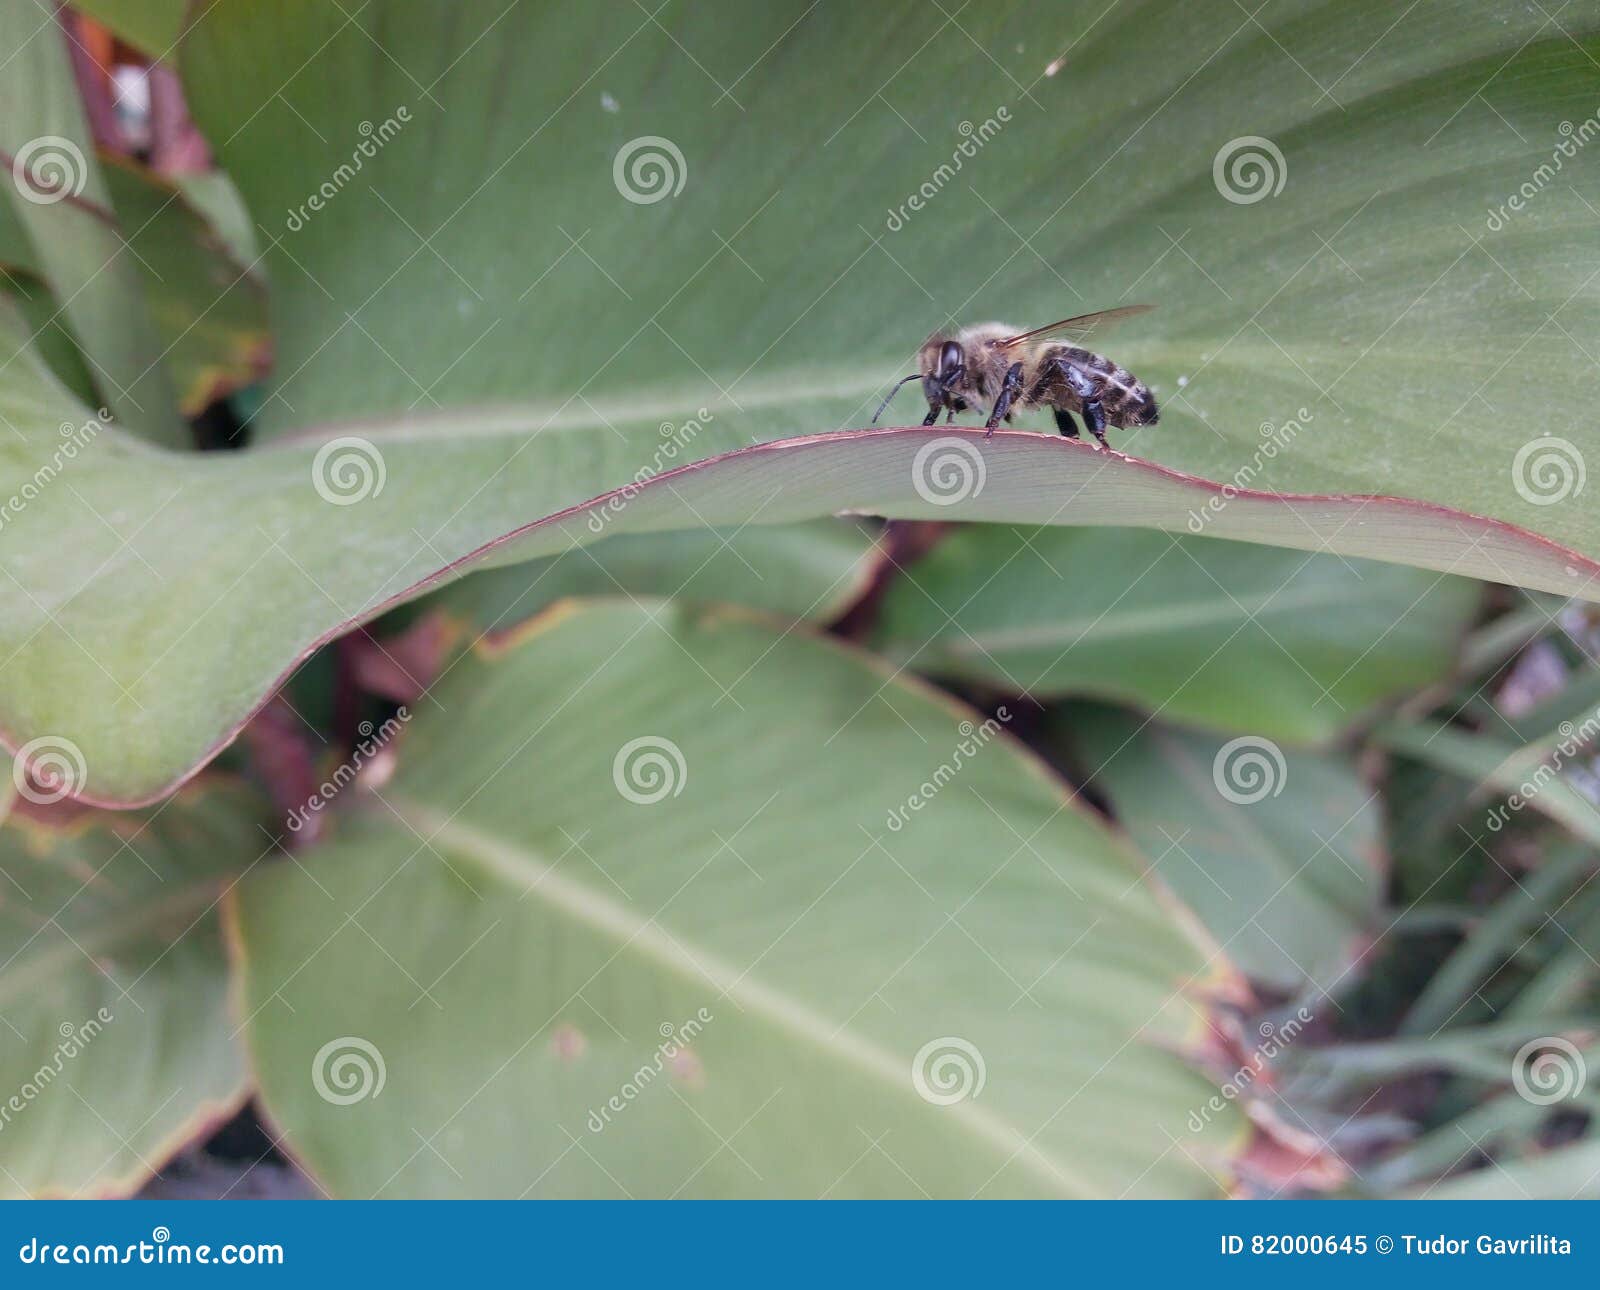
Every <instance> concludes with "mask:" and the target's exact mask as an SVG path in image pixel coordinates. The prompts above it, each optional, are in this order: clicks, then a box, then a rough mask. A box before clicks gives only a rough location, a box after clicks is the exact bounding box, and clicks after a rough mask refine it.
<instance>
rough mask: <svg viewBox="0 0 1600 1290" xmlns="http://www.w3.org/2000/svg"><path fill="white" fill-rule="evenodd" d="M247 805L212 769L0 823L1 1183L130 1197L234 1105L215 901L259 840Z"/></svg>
mask: <svg viewBox="0 0 1600 1290" xmlns="http://www.w3.org/2000/svg"><path fill="white" fill-rule="evenodd" d="M67 751H68V750H67V749H65V748H64V747H61V746H58V747H57V749H56V752H57V753H62V754H64V753H66V752H67ZM43 795H44V797H45V798H48V797H50V796H52V795H53V791H52V790H50V789H49V787H48V786H47V790H46V791H45V793H44V794H43ZM253 811H254V803H253V801H252V799H251V798H250V797H249V796H248V795H246V794H244V793H242V792H241V791H240V790H239V789H238V788H237V787H234V786H229V785H226V784H224V783H217V782H208V783H201V784H197V785H194V786H192V787H190V788H188V789H186V790H185V791H184V792H183V793H182V794H180V795H179V797H177V798H176V799H174V800H173V801H172V802H170V803H168V804H166V805H164V806H162V807H160V808H158V809H157V810H155V811H151V812H148V813H145V814H142V815H111V814H108V813H105V812H95V811H89V812H85V811H82V810H80V809H77V808H74V807H72V806H71V804H70V803H69V804H66V805H60V806H52V807H47V808H41V807H39V806H36V805H31V804H30V803H29V802H28V801H26V800H24V801H22V802H19V803H18V805H17V807H16V808H15V809H14V810H13V811H12V813H11V815H10V816H9V818H8V819H7V820H6V822H5V824H4V826H3V827H0V875H3V877H4V887H5V895H4V899H3V900H0V1019H3V1026H0V1030H3V1038H0V1089H3V1090H4V1097H3V1098H0V1101H3V1102H5V1106H4V1114H3V1115H0V1162H3V1165H4V1168H0V1193H3V1194H5V1195H7V1196H10V1197H22V1196H32V1195H40V1194H71V1195H89V1194H94V1195H99V1194H118V1195H125V1194H128V1193H129V1192H132V1191H134V1190H137V1188H138V1187H139V1186H140V1185H141V1184H142V1183H143V1182H144V1181H145V1180H146V1179H147V1178H148V1177H149V1176H150V1175H152V1174H153V1173H154V1172H155V1171H156V1169H157V1168H158V1167H159V1166H160V1165H161V1164H162V1163H163V1162H164V1161H165V1159H166V1158H167V1156H169V1155H171V1154H172V1153H173V1152H174V1151H176V1150H177V1149H178V1148H179V1147H180V1146H182V1145H184V1143H186V1142H187V1141H188V1140H189V1139H190V1138H193V1137H195V1136H196V1135H199V1134H202V1133H204V1132H205V1131H206V1130H207V1129H208V1128H209V1127H211V1126H213V1125H215V1124H216V1123H217V1122H218V1121H219V1120H223V1119H226V1118H227V1117H228V1116H229V1115H230V1114H231V1113H232V1111H233V1109H234V1108H235V1107H236V1106H237V1105H238V1104H239V1103H240V1102H241V1101H242V1100H243V1097H244V1093H245V1087H246V1075H245V1070H244V1055H243V1051H242V1046H241V1045H239V1044H238V1043H236V1042H235V1040H234V1039H233V1033H234V1030H235V1025H234V1023H233V1022H232V1021H231V1020H230V1019H229V1017H228V1011H227V991H228V976H227V957H226V954H225V953H224V949H223V943H222V923H221V918H220V916H219V913H218V905H219V903H220V901H221V899H222V893H223V891H224V890H225V888H226V887H228V886H229V885H230V884H231V883H232V882H233V881H235V880H236V879H237V878H238V877H239V875H240V874H241V873H243V872H246V871H247V870H248V869H249V868H250V867H251V861H252V860H254V859H256V858H258V857H260V856H262V854H263V853H264V852H265V851H267V850H269V849H270V844H264V843H263V839H262V836H261V834H260V833H259V832H257V830H256V828H255V824H254V820H253Z"/></svg>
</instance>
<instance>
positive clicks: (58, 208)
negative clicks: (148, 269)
mask: <svg viewBox="0 0 1600 1290" xmlns="http://www.w3.org/2000/svg"><path fill="white" fill-rule="evenodd" d="M66 41H67V36H66V33H65V32H64V31H62V30H60V29H59V28H58V25H57V12H56V6H55V5H53V4H48V3H43V2H42V0H19V2H18V3H16V4H8V5H4V6H0V47H4V48H5V49H8V50H10V51H12V53H11V55H10V58H9V60H8V72H7V75H6V76H5V77H4V78H3V79H0V163H3V164H4V166H5V174H4V178H3V181H0V183H3V186H4V190H5V199H6V200H7V201H8V202H9V204H10V206H11V210H12V213H13V215H14V216H15V223H17V224H20V225H21V227H22V228H23V229H24V230H25V231H26V234H27V237H28V239H29V241H30V243H31V246H32V251H33V254H34V256H35V257H36V260H37V265H38V271H39V274H40V276H41V277H43V278H44V280H45V281H46V282H47V283H48V284H49V286H50V289H51V292H52V293H53V294H54V296H55V298H56V300H57V301H58V302H59V303H60V313H61V315H62V316H63V317H64V318H65V319H66V321H67V322H68V323H69V324H70V325H71V327H72V331H73V334H74V335H75V337H76V338H77V341H78V344H79V346H80V347H81V349H82V351H83V354H84V357H85V358H86V359H87V360H88V362H89V364H90V367H91V369H92V371H93V374H94V379H95V384H96V387H97V388H98V389H99V391H100V400H101V403H102V404H103V405H104V406H105V407H107V408H109V409H110V410H111V411H112V412H113V413H114V414H115V415H116V417H117V418H118V419H119V420H120V421H121V422H123V424H125V425H127V426H130V427H133V428H135V429H137V430H139V431H140V432H141V433H142V434H144V435H146V436H147V437H149V438H150V439H152V440H154V441H156V442H158V443H165V444H171V445H175V446H176V445H185V444H187V443H188V442H189V434H188V429H187V427H186V426H185V425H184V424H183V421H182V419H181V418H180V417H179V415H178V409H177V402H176V399H175V398H174V395H173V391H172V383H171V381H170V380H169V379H168V376H167V370H166V368H165V367H164V366H163V365H162V362H161V359H162V352H161V346H160V344H159V342H158V341H157V338H156V336H155V333H154V332H153V331H152V330H151V327H150V316H149V312H148V310H147V309H146V306H145V299H144V290H143V282H142V280H141V278H140V274H139V264H138V260H137V259H136V258H135V255H134V253H133V252H132V251H131V250H130V249H129V248H128V246H127V244H126V242H125V241H124V240H123V238H122V237H121V235H120V233H119V231H118V229H117V224H116V218H115V216H114V215H113V214H112V211H111V205H110V195H109V191H108V187H107V184H106V181H105V179H104V177H103V176H102V175H101V174H100V171H99V168H98V166H97V164H96V162H95V157H94V150H93V148H92V147H91V146H90V143H89V126H88V123H87V121H86V120H85V119H84V112H83V107H82V105H81V104H80V102H79V100H78V90H77V85H76V84H75V82H74V81H73V77H72V69H71V65H70V63H69V62H68V58H67V45H66ZM8 223H9V222H8ZM32 263H33V261H29V265H31V264H32ZM29 265H24V266H23V267H29ZM21 350H22V347H21V346H20V345H19V344H13V342H12V341H11V340H10V339H9V338H8V339H7V340H6V341H5V342H4V344H3V345H0V364H3V368H0V370H5V369H9V368H11V367H13V366H14V365H15V364H16V363H17V362H18V361H19V356H20V354H21Z"/></svg>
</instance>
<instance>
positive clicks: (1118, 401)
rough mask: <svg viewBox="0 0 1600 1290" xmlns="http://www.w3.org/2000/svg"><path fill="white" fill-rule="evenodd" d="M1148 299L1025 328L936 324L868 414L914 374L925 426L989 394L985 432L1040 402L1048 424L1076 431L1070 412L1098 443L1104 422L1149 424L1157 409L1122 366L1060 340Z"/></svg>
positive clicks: (1072, 435) (1135, 309)
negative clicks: (1051, 420)
mask: <svg viewBox="0 0 1600 1290" xmlns="http://www.w3.org/2000/svg"><path fill="white" fill-rule="evenodd" d="M1150 307H1151V306H1149V305H1126V306H1124V307H1123V308H1121V309H1107V310H1104V311H1102V312H1100V313H1094V314H1083V315H1081V316H1080V317H1077V318H1063V319H1062V320H1061V321H1060V322H1054V323H1051V324H1050V325H1049V326H1048V327H1038V328H1035V329H1034V330H1033V331H1025V332H1018V331H1017V330H1016V329H1015V328H1014V327H1008V326H1006V325H1005V324H1004V323H979V324H977V325H976V326H973V327H963V328H962V329H961V330H960V331H958V332H955V333H954V334H950V333H947V332H938V333H936V334H935V335H933V336H930V337H929V338H928V340H927V341H926V343H924V345H923V346H922V348H921V349H920V350H919V351H918V352H917V370H916V371H915V372H913V373H912V374H911V375H910V376H908V377H906V378H905V379H904V380H900V381H896V382H895V384H894V388H893V389H891V390H890V391H889V393H888V396H887V397H886V398H885V399H884V400H883V402H882V403H881V404H880V405H879V406H878V410H877V412H876V413H875V414H874V415H873V418H872V419H873V421H877V419H878V418H879V417H881V416H882V415H883V410H884V409H885V408H887V407H888V406H889V401H890V399H893V398H894V396H895V391H896V390H898V389H899V388H900V387H901V386H902V385H904V384H906V382H907V381H916V380H920V381H921V382H922V390H923V393H924V394H925V395H926V396H927V399H928V415H927V416H926V417H924V418H923V421H922V424H923V425H925V426H931V425H932V424H933V423H934V422H935V421H937V420H938V419H939V413H941V412H945V413H947V414H948V415H947V422H954V421H955V419H956V413H958V412H965V411H966V410H967V409H968V408H969V407H973V408H976V407H981V406H982V405H983V404H985V403H990V401H991V400H992V404H991V406H990V410H989V419H988V421H987V422H985V425H984V428H985V430H986V431H987V433H986V434H985V435H984V436H983V437H984V438H985V439H988V438H989V437H991V436H992V435H993V434H994V432H995V430H996V428H997V427H998V426H999V425H1000V422H1001V421H1005V422H1006V423H1007V424H1009V423H1010V421H1011V416H1012V413H1013V412H1017V411H1020V410H1022V409H1026V408H1046V407H1047V408H1049V409H1050V410H1051V411H1052V412H1054V413H1055V418H1056V429H1058V430H1059V431H1061V433H1062V434H1064V435H1066V437H1067V438H1069V439H1076V438H1077V437H1078V423H1077V422H1076V421H1074V420H1073V419H1072V414H1073V413H1074V412H1076V413H1077V414H1078V415H1079V416H1081V417H1082V418H1083V423H1084V425H1086V426H1088V428H1089V433H1090V434H1092V435H1093V436H1094V437H1095V438H1096V439H1097V440H1098V441H1099V443H1100V446H1101V447H1102V448H1109V447H1110V446H1111V445H1110V444H1108V443H1107V442H1106V436H1105V428H1106V427H1107V426H1108V425H1112V426H1118V427H1122V428H1127V427H1131V426H1153V425H1155V423H1156V421H1157V419H1158V417H1159V415H1160V414H1159V411H1158V409H1157V408H1156V401H1155V398H1154V397H1153V396H1152V395H1151V393H1150V390H1149V387H1148V386H1146V385H1145V383H1144V382H1143V381H1141V380H1139V379H1138V378H1137V377H1135V376H1134V374H1133V373H1132V372H1130V371H1128V370H1127V368H1125V367H1121V366H1119V365H1118V364H1116V363H1113V362H1112V361H1111V360H1110V359H1109V358H1106V357H1104V356H1103V355H1100V354H1096V353H1093V352H1091V351H1090V350H1087V349H1081V348H1079V346H1078V345H1076V344H1072V343H1068V342H1073V341H1081V340H1085V339H1087V338H1088V336H1089V335H1090V334H1091V333H1092V332H1095V331H1098V330H1099V329H1101V328H1103V327H1105V326H1107V325H1109V324H1111V323H1113V322H1120V321H1121V320H1122V319H1124V318H1130V317H1132V316H1133V315H1134V314H1142V313H1144V312H1146V311H1147V310H1148V309H1150Z"/></svg>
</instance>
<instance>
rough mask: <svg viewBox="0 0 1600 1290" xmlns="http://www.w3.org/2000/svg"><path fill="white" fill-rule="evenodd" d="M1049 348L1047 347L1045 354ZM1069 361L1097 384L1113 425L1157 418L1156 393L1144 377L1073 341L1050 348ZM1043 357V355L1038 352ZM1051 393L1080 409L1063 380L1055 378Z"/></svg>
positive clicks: (1150, 423) (1149, 422)
mask: <svg viewBox="0 0 1600 1290" xmlns="http://www.w3.org/2000/svg"><path fill="white" fill-rule="evenodd" d="M1049 352H1051V351H1047V354H1048V353H1049ZM1053 352H1054V353H1056V354H1059V355H1060V357H1061V358H1062V359H1063V360H1065V361H1066V362H1069V363H1071V364H1072V365H1073V366H1075V367H1077V368H1078V369H1079V370H1080V371H1082V372H1085V373H1087V374H1088V376H1089V378H1090V379H1091V380H1093V381H1094V383H1095V384H1096V385H1097V386H1098V387H1099V391H1098V392H1099V396H1100V406H1101V407H1102V408H1103V409H1104V410H1105V414H1106V420H1107V421H1108V422H1109V423H1110V424H1111V425H1114V426H1121V427H1123V428H1127V427H1130V426H1153V425H1155V423H1156V421H1157V420H1158V419H1159V418H1160V415H1161V413H1160V409H1158V408H1157V407H1156V400H1155V396H1154V395H1152V394H1151V393H1150V389H1149V387H1148V386H1147V385H1145V383H1144V382H1143V381H1141V380H1140V379H1139V378H1138V377H1136V376H1135V375H1134V374H1133V373H1132V372H1130V371H1128V369H1127V368H1125V367H1120V366H1118V365H1117V364H1116V363H1113V362H1112V361H1111V360H1110V359H1109V358H1107V357H1106V356H1105V355H1104V354H1095V353H1091V352H1090V351H1089V350H1087V349H1079V348H1078V347H1077V346H1076V345H1062V346H1059V347H1057V348H1055V349H1054V350H1053ZM1041 357H1044V356H1041ZM1050 393H1051V394H1052V395H1055V396H1058V398H1059V399H1060V402H1061V404H1062V406H1066V407H1068V408H1070V410H1072V411H1074V412H1076V411H1080V410H1081V408H1080V407H1079V401H1078V399H1077V398H1076V396H1074V395H1073V394H1072V392H1071V391H1070V390H1069V389H1067V388H1066V386H1065V384H1064V383H1062V382H1056V383H1055V385H1054V386H1053V387H1052V388H1051V390H1050Z"/></svg>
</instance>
